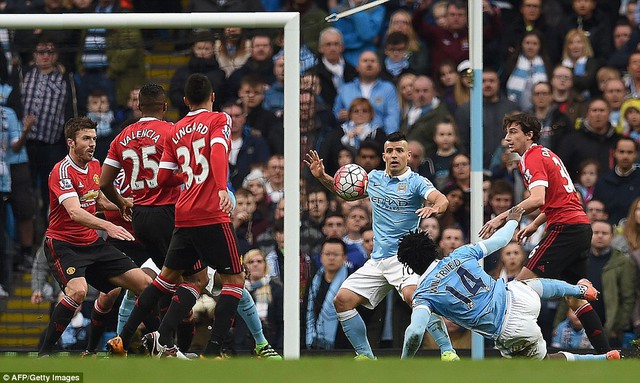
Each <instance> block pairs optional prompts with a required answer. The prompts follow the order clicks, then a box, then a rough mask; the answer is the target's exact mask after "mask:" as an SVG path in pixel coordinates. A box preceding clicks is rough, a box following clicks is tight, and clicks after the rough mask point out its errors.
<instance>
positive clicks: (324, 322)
mask: <svg viewBox="0 0 640 383" xmlns="http://www.w3.org/2000/svg"><path fill="white" fill-rule="evenodd" d="M346 250H347V246H346V245H345V243H344V242H343V241H342V240H341V239H338V238H329V239H327V240H326V241H325V242H324V244H323V245H322V252H321V253H320V262H321V263H322V267H321V268H320V270H318V272H316V274H315V275H314V277H313V279H312V280H311V284H310V285H309V290H308V292H307V295H306V298H307V299H306V308H307V310H306V313H305V318H306V331H305V343H306V346H307V348H309V349H311V348H313V349H323V350H330V349H334V348H342V347H346V346H347V345H348V342H347V343H346V344H344V345H342V343H343V342H345V341H346V337H345V336H344V333H342V329H341V326H340V325H339V322H338V314H337V313H336V309H335V307H334V305H333V299H334V298H335V296H336V294H337V293H338V289H340V286H341V285H342V282H344V281H345V279H347V276H348V274H349V273H348V271H347V266H346V265H345V262H346V260H347V255H346V254H347V252H346ZM339 333H342V334H339ZM340 339H342V340H340Z"/></svg>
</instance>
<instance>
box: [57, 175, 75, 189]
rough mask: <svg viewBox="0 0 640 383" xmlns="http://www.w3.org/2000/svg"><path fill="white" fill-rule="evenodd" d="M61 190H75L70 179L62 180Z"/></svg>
mask: <svg viewBox="0 0 640 383" xmlns="http://www.w3.org/2000/svg"><path fill="white" fill-rule="evenodd" d="M60 189H61V190H71V189H73V184H72V183H71V179H70V178H63V179H61V180H60Z"/></svg>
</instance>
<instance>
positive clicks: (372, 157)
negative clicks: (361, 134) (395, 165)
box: [356, 140, 382, 173]
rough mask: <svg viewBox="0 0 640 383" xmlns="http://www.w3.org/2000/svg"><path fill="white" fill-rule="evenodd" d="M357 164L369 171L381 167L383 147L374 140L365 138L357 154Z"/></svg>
mask: <svg viewBox="0 0 640 383" xmlns="http://www.w3.org/2000/svg"><path fill="white" fill-rule="evenodd" d="M356 164H358V165H360V166H362V168H363V169H364V170H365V171H366V172H367V173H369V172H371V171H372V170H374V169H380V166H381V164H382V148H381V147H380V145H378V143H377V142H375V141H373V140H364V141H363V142H362V143H361V144H360V148H358V152H357V154H356Z"/></svg>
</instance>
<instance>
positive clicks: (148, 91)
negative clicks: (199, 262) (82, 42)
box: [100, 84, 207, 354]
mask: <svg viewBox="0 0 640 383" xmlns="http://www.w3.org/2000/svg"><path fill="white" fill-rule="evenodd" d="M138 107H139V108H140V110H141V112H142V118H141V119H140V120H139V121H137V122H135V123H133V124H131V125H129V126H127V127H126V128H124V129H123V130H122V132H121V133H120V134H118V135H117V136H116V137H115V139H114V140H113V141H112V142H111V146H110V148H109V153H108V155H107V158H106V159H105V162H104V165H103V167H102V176H101V178H100V188H101V190H102V191H103V193H104V194H105V196H106V197H107V198H109V200H111V201H112V202H113V203H115V204H116V205H118V206H119V207H120V208H121V209H126V208H127V207H128V204H127V203H126V200H124V199H123V198H121V196H120V194H119V193H118V192H117V191H116V188H115V186H114V180H115V179H116V177H117V176H118V174H119V172H120V171H121V170H123V171H124V173H125V175H126V177H127V178H128V180H129V183H128V187H129V188H130V190H131V194H132V196H133V200H134V204H135V207H134V208H133V230H134V233H135V236H136V238H137V239H139V240H140V241H141V242H142V243H143V244H144V247H145V248H146V249H147V252H148V254H149V255H150V257H151V259H152V261H153V262H154V264H156V265H162V264H164V260H165V256H166V254H167V251H168V249H169V242H170V240H171V235H172V233H173V229H174V216H175V203H176V201H177V200H178V195H179V193H180V188H179V186H178V184H179V182H181V180H178V181H176V182H175V183H173V184H170V185H159V184H158V170H159V164H160V159H161V158H162V153H163V151H164V143H165V139H166V138H167V137H168V136H169V134H170V131H171V128H172V127H173V124H172V123H169V122H166V121H163V118H164V113H165V112H166V110H167V103H166V95H165V92H164V90H163V89H162V87H161V86H160V85H157V84H147V85H144V86H143V87H142V88H140V94H139V104H138ZM141 261H142V262H144V261H146V259H145V260H141ZM195 271H197V270H187V271H186V272H185V278H186V281H187V282H189V283H191V284H192V285H194V286H196V287H198V288H200V289H202V288H204V286H206V284H207V279H206V278H204V279H203V278H200V279H196V278H194V277H193V276H192V274H194V273H195ZM153 277H154V278H160V281H159V282H156V283H157V284H158V286H160V287H163V286H165V287H166V286H167V284H166V282H167V281H163V280H162V277H157V276H156V275H153ZM174 292H175V289H174V288H170V289H168V290H167V291H166V293H167V294H164V295H163V296H162V297H161V299H159V306H160V310H161V312H163V311H166V310H167V309H168V307H169V304H170V303H171V296H172V294H173V293H174ZM130 303H132V302H128V301H125V302H123V307H124V310H121V311H125V312H126V311H130V310H127V306H128V307H131V306H132V305H131V304H130ZM150 303H151V302H150ZM153 303H154V304H153V306H151V307H146V306H144V305H143V307H141V308H138V309H137V310H136V311H135V312H133V313H132V314H131V316H129V319H128V320H127V321H126V324H125V325H124V326H123V327H122V329H121V331H120V335H119V336H118V337H115V338H113V339H110V340H109V341H108V342H107V348H108V349H109V350H110V351H111V352H113V353H115V354H124V351H125V350H127V349H128V348H129V343H130V341H131V337H132V336H133V334H134V333H135V330H136V329H137V328H138V325H139V324H140V323H141V322H142V321H143V320H144V319H145V318H147V317H148V316H149V314H150V313H152V312H153V311H154V309H155V302H153ZM156 329H157V327H156V328H152V329H151V330H156ZM191 332H192V331H191ZM181 333H183V334H187V333H190V332H189V331H181ZM183 338H184V337H183ZM187 338H188V339H186V340H185V342H184V343H188V344H190V343H191V339H190V337H187Z"/></svg>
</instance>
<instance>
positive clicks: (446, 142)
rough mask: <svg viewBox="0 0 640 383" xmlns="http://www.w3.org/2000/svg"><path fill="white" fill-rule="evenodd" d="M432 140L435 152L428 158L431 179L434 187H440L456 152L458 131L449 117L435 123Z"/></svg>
mask: <svg viewBox="0 0 640 383" xmlns="http://www.w3.org/2000/svg"><path fill="white" fill-rule="evenodd" d="M433 142H434V143H435V145H436V148H435V149H436V150H435V153H433V155H432V156H431V157H430V158H429V160H430V162H431V163H432V165H433V173H432V174H433V175H432V176H431V178H430V179H431V180H433V184H434V185H435V187H436V188H437V189H438V190H440V189H442V188H443V187H444V186H445V184H446V182H447V180H448V179H449V169H451V162H452V161H453V157H455V155H456V154H458V148H457V147H456V145H457V144H458V133H457V131H456V125H455V124H454V123H453V121H451V119H449V118H446V119H444V120H442V121H441V122H439V123H438V124H436V128H435V130H434V132H433Z"/></svg>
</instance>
